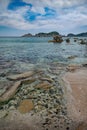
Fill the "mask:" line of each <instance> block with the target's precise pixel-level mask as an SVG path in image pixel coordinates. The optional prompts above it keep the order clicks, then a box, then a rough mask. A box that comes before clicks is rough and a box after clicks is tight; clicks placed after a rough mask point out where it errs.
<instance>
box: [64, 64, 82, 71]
mask: <svg viewBox="0 0 87 130" xmlns="http://www.w3.org/2000/svg"><path fill="white" fill-rule="evenodd" d="M80 67H81V65H76V64H70V65H69V66H68V67H67V68H66V69H67V70H68V71H70V72H73V71H75V70H76V69H79V68H80Z"/></svg>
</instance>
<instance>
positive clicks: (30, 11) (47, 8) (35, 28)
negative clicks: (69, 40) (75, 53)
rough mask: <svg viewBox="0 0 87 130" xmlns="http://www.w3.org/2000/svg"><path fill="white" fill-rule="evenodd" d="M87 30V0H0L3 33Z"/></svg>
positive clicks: (62, 32)
mask: <svg viewBox="0 0 87 130" xmlns="http://www.w3.org/2000/svg"><path fill="white" fill-rule="evenodd" d="M50 31H57V32H59V33H60V34H65V35H66V34H68V33H75V34H77V33H81V32H87V0H0V36H21V35H23V34H27V33H32V34H35V33H38V32H50Z"/></svg>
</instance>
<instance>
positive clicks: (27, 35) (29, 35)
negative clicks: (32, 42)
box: [22, 33, 33, 37]
mask: <svg viewBox="0 0 87 130" xmlns="http://www.w3.org/2000/svg"><path fill="white" fill-rule="evenodd" d="M32 36H33V35H32V34H31V33H28V34H24V35H23V36H22V37H32Z"/></svg>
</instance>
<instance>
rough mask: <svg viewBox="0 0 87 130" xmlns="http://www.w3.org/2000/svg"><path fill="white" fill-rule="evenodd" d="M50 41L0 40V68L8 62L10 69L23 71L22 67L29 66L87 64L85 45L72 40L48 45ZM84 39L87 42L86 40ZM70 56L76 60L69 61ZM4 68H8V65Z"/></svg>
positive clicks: (33, 38) (44, 39) (41, 39)
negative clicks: (10, 64) (54, 63)
mask: <svg viewBox="0 0 87 130" xmlns="http://www.w3.org/2000/svg"><path fill="white" fill-rule="evenodd" d="M51 39H52V38H37V37H32V38H25V37H21V38H0V68H1V67H3V66H5V64H7V63H9V62H11V63H13V64H12V66H11V67H12V68H11V69H13V68H16V69H17V68H18V67H19V68H18V69H21V68H23V69H24V66H25V68H28V65H30V64H31V65H36V64H42V65H43V64H47V63H50V62H58V63H60V62H62V63H73V62H74V63H81V64H82V63H84V62H86V63H87V45H81V44H79V43H77V42H74V38H71V39H70V40H71V42H70V44H67V43H66V41H64V42H62V43H61V44H58V43H56V44H54V43H48V41H49V40H51ZM64 39H65V38H64ZM80 39H81V38H80ZM85 39H86V40H87V38H85ZM70 56H76V58H74V59H72V60H70V59H68V57H70ZM7 65H8V64H7ZM5 67H7V68H10V67H9V65H8V66H5ZM5 67H4V68H5ZM1 69H2V68H1Z"/></svg>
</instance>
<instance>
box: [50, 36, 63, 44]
mask: <svg viewBox="0 0 87 130" xmlns="http://www.w3.org/2000/svg"><path fill="white" fill-rule="evenodd" d="M48 42H54V43H61V42H63V39H62V36H60V35H57V36H54V37H53V40H50V41H48Z"/></svg>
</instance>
